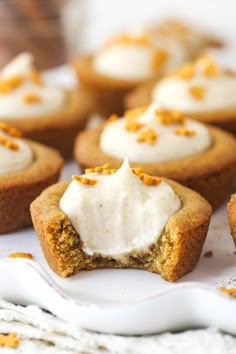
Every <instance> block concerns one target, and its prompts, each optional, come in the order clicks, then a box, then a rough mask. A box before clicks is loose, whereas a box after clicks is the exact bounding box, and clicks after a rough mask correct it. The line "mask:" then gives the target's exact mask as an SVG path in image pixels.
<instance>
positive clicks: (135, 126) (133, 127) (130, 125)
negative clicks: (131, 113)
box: [125, 121, 145, 133]
mask: <svg viewBox="0 0 236 354" xmlns="http://www.w3.org/2000/svg"><path fill="white" fill-rule="evenodd" d="M144 125H145V124H144V123H139V122H133V121H126V122H125V129H126V130H127V131H128V132H132V133H135V132H136V131H137V130H139V129H141V128H142V127H143V126H144Z"/></svg>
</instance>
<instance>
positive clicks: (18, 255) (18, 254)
mask: <svg viewBox="0 0 236 354" xmlns="http://www.w3.org/2000/svg"><path fill="white" fill-rule="evenodd" d="M7 257H8V258H27V259H33V256H32V254H31V253H25V252H16V253H11V254H9V255H8V256H7Z"/></svg>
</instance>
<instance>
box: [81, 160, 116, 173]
mask: <svg viewBox="0 0 236 354" xmlns="http://www.w3.org/2000/svg"><path fill="white" fill-rule="evenodd" d="M109 167H110V163H109V162H107V163H105V164H104V165H102V166H97V167H93V168H86V170H85V173H97V172H103V170H106V169H108V168H109Z"/></svg>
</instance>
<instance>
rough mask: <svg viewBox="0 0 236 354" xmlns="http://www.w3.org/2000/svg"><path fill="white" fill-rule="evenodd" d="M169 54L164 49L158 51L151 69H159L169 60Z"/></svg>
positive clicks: (152, 61)
mask: <svg viewBox="0 0 236 354" xmlns="http://www.w3.org/2000/svg"><path fill="white" fill-rule="evenodd" d="M167 58H168V54H167V52H166V50H164V49H161V48H160V49H157V50H156V51H155V53H154V55H153V57H152V60H151V68H152V69H153V70H157V69H159V68H160V67H161V66H162V65H163V64H164V63H165V62H166V60H167Z"/></svg>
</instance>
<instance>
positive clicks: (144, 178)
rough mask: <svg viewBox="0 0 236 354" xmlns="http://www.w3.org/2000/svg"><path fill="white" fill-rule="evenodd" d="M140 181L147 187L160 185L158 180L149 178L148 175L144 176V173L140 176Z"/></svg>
mask: <svg viewBox="0 0 236 354" xmlns="http://www.w3.org/2000/svg"><path fill="white" fill-rule="evenodd" d="M140 179H141V181H142V182H143V183H145V184H146V185H148V186H158V184H160V183H161V179H160V178H158V177H153V176H149V175H146V174H145V173H142V174H141V175H140Z"/></svg>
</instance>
